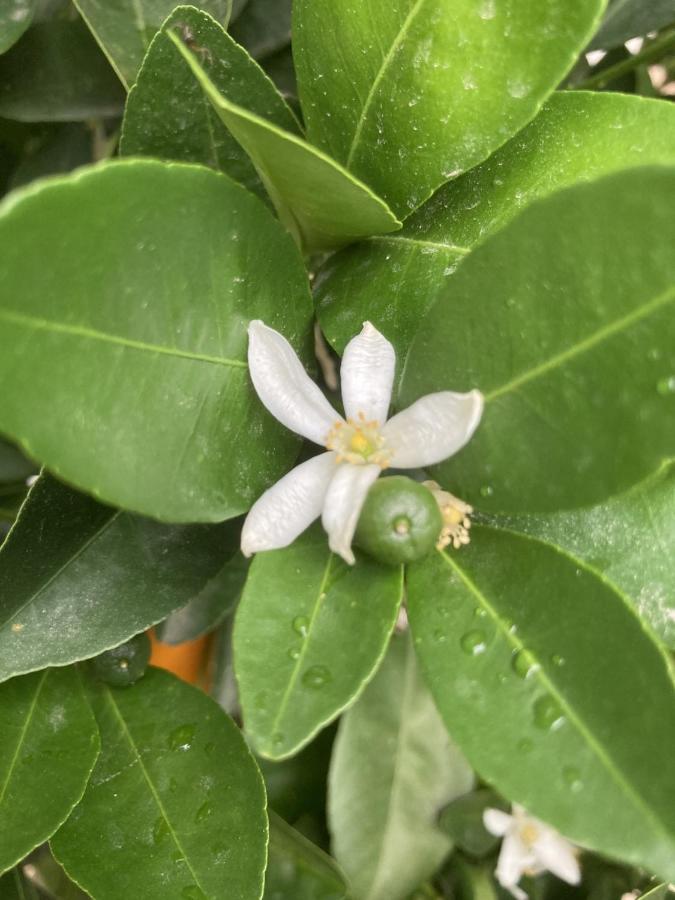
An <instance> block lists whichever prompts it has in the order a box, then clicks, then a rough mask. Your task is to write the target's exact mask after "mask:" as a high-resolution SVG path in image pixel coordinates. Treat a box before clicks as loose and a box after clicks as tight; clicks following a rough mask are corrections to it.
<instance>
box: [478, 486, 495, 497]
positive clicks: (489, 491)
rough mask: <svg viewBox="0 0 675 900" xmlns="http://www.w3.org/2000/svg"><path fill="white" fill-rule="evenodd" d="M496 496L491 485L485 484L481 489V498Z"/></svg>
mask: <svg viewBox="0 0 675 900" xmlns="http://www.w3.org/2000/svg"><path fill="white" fill-rule="evenodd" d="M493 494H494V488H493V487H492V485H491V484H484V485H483V486H482V487H481V489H480V495H481V497H491V496H492V495H493Z"/></svg>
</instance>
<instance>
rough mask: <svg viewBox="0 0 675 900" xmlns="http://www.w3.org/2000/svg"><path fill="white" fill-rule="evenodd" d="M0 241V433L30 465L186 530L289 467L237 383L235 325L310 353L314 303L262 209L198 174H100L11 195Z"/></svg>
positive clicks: (223, 512) (238, 506)
mask: <svg viewBox="0 0 675 900" xmlns="http://www.w3.org/2000/svg"><path fill="white" fill-rule="evenodd" d="M102 209H104V210H105V215H102V214H101V210H102ZM55 241H58V247H59V252H58V253H55V252H54V242H55ZM0 243H1V244H2V246H3V247H4V248H5V249H4V250H3V266H2V270H1V271H0V294H1V295H2V297H3V299H2V301H1V302H0V378H1V379H2V383H3V403H2V408H1V410H0V430H2V431H4V432H5V433H7V434H9V435H11V436H12V437H13V438H14V439H15V440H16V441H17V442H18V443H19V444H20V445H21V446H22V448H23V449H24V450H26V452H27V453H28V454H29V455H30V456H32V457H34V458H36V459H38V460H39V461H40V462H42V463H43V464H45V465H46V466H47V467H48V468H49V469H51V470H52V471H53V472H55V473H56V474H58V475H61V476H62V477H63V478H64V479H66V480H67V481H69V482H71V483H73V484H75V485H77V486H78V487H81V488H83V489H84V490H87V491H89V492H91V493H93V494H94V495H95V496H97V497H99V498H101V499H103V500H104V501H106V502H109V503H113V504H115V505H118V506H121V507H124V508H127V509H133V510H135V511H137V512H140V513H144V514H147V515H151V516H154V517H156V518H160V519H167V520H172V521H189V522H196V521H219V520H222V519H225V518H232V517H234V516H237V515H239V514H240V513H242V512H244V511H245V510H246V509H247V508H248V506H249V505H250V503H251V502H252V500H253V499H254V498H255V497H256V496H258V495H259V494H260V493H261V491H262V490H263V489H264V488H265V487H267V486H268V484H269V483H270V481H271V480H273V479H274V478H276V477H278V476H279V475H281V474H282V473H283V472H284V471H285V470H286V469H288V467H289V464H290V463H291V462H292V461H293V458H294V456H295V454H296V453H297V448H298V439H297V438H296V437H295V436H293V435H291V434H290V433H289V432H288V431H287V430H286V429H284V428H282V427H281V426H280V425H279V424H278V423H276V422H275V421H274V420H273V419H272V417H271V416H270V415H269V414H268V413H267V412H266V411H265V410H264V409H263V407H262V406H261V404H260V402H259V400H258V398H257V396H256V394H255V392H254V390H253V387H252V385H251V384H250V381H249V378H248V372H247V366H246V362H245V359H246V352H247V345H248V341H247V334H246V329H247V325H248V321H249V320H250V319H255V318H261V319H264V320H265V322H267V323H268V324H269V325H271V326H273V327H275V328H277V329H279V330H280V331H282V332H283V333H284V334H285V335H286V337H287V338H289V340H290V341H291V342H292V343H293V344H294V345H295V347H296V348H297V349H300V348H301V347H302V348H304V347H307V349H309V347H308V344H309V336H310V328H311V324H310V323H311V318H312V306H311V298H310V297H309V292H308V288H307V276H306V273H305V270H304V268H303V266H302V262H301V260H300V257H299V255H298V253H297V250H296V248H295V247H294V246H293V243H292V241H291V240H290V239H289V237H288V236H287V235H286V234H285V233H284V231H283V229H282V228H281V227H280V226H279V224H278V222H276V221H275V220H274V219H273V217H272V216H271V215H270V213H269V212H268V210H267V209H265V207H264V206H263V205H262V204H261V203H260V201H259V200H257V199H256V198H255V197H253V196H252V195H251V194H250V193H248V192H247V191H245V190H244V189H243V188H242V187H240V186H239V185H237V184H235V183H234V182H232V181H231V180H230V179H228V178H226V177H225V176H223V175H220V174H218V173H216V172H212V171H210V170H208V169H204V168H201V167H197V166H187V165H179V164H173V165H168V164H165V163H160V162H153V161H150V160H133V161H124V162H114V163H107V164H102V165H99V166H96V167H91V168H88V169H81V170H80V171H79V172H78V173H77V174H75V175H72V176H69V177H64V178H58V179H57V178H55V179H53V180H51V181H47V182H43V183H42V184H41V185H40V186H35V187H34V188H28V189H26V190H24V191H20V192H16V193H15V194H14V195H12V196H11V197H10V198H8V200H7V201H6V202H5V204H4V206H3V207H2V209H1V210H0ZM36 254H37V255H38V256H40V258H44V259H49V261H50V264H49V266H35V265H34V262H33V260H34V259H35V256H36ZM305 356H307V355H305ZM57 374H58V377H56V375H57Z"/></svg>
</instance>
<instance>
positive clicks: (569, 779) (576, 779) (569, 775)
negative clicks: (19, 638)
mask: <svg viewBox="0 0 675 900" xmlns="http://www.w3.org/2000/svg"><path fill="white" fill-rule="evenodd" d="M562 775H563V780H564V781H565V784H566V785H567V786H568V787H569V789H570V790H571V791H572V793H573V794H578V793H579V791H580V790H581V789H582V788H583V786H584V785H583V782H582V780H581V772H580V771H579V770H578V769H577V768H575V767H574V766H565V768H564V769H563V770H562Z"/></svg>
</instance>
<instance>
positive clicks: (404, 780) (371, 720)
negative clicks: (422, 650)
mask: <svg viewBox="0 0 675 900" xmlns="http://www.w3.org/2000/svg"><path fill="white" fill-rule="evenodd" d="M472 786H473V773H472V771H471V769H470V768H469V766H468V765H467V763H466V762H465V760H464V758H463V757H462V756H461V755H460V753H459V751H458V750H456V749H455V747H454V746H453V745H452V743H451V741H450V739H449V737H448V735H447V732H446V730H445V728H444V726H443V723H442V721H441V719H440V717H439V715H438V712H437V711H436V708H435V706H434V704H433V701H432V699H431V695H430V694H429V692H428V690H427V688H426V686H425V685H424V683H423V681H422V679H421V676H420V674H419V671H418V667H417V663H416V661H415V653H414V651H413V648H412V642H411V641H410V640H409V638H408V636H407V635H404V636H396V637H394V638H393V639H392V641H391V644H390V646H389V652H388V653H387V655H386V657H385V659H384V662H383V663H382V666H381V667H380V670H379V671H378V673H377V675H376V676H375V678H374V679H373V681H372V682H371V684H369V685H368V687H367V688H366V690H365V691H364V693H363V696H362V697H361V699H360V700H359V702H358V703H357V704H356V705H355V706H353V707H352V708H351V709H350V710H349V712H348V713H347V714H346V715H345V716H344V718H343V719H342V721H341V722H340V727H339V730H338V736H337V739H336V742H335V747H334V750H333V758H332V761H331V771H330V780H329V790H328V803H329V825H330V829H331V832H332V835H333V851H334V853H335V857H336V859H337V860H338V862H339V863H340V865H341V866H342V867H343V869H344V870H345V872H346V873H347V876H348V878H349V880H350V881H351V883H352V885H353V888H354V895H355V896H356V897H358V898H359V900H402V898H404V897H406V896H407V895H408V894H409V893H410V892H411V891H412V890H414V888H416V887H417V886H418V884H419V883H420V882H421V881H423V880H424V879H425V878H428V877H429V876H430V875H431V874H433V872H434V871H435V870H436V869H437V868H438V866H439V865H440V864H441V862H442V861H443V858H444V857H445V856H446V855H447V853H448V852H449V851H450V849H451V846H452V844H451V842H450V840H449V839H448V838H447V837H446V836H445V835H444V834H443V833H442V832H441V831H440V830H439V828H438V826H437V817H438V814H439V812H440V811H441V809H442V808H443V807H444V806H445V805H446V804H447V803H448V802H449V801H450V800H452V799H454V798H455V797H457V796H459V795H461V794H463V793H465V792H466V791H469V790H471V787H472Z"/></svg>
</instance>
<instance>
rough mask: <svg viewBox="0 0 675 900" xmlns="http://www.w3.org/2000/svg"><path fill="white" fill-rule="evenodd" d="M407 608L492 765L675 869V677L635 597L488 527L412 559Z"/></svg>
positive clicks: (544, 811)
mask: <svg viewBox="0 0 675 900" xmlns="http://www.w3.org/2000/svg"><path fill="white" fill-rule="evenodd" d="M408 613H409V617H410V624H411V627H412V631H413V635H414V637H415V647H416V650H417V652H418V656H419V658H420V661H421V665H422V668H423V670H424V674H425V677H426V679H427V681H428V684H429V687H430V688H431V691H432V693H433V695H434V698H435V700H436V704H437V705H438V708H439V710H440V712H441V714H442V715H443V718H444V720H445V723H446V725H447V727H448V729H449V731H450V732H451V734H452V735H453V737H454V738H455V740H456V741H457V743H458V744H459V746H460V747H461V748H462V750H463V751H464V752H465V753H466V755H467V757H468V758H469V760H470V762H471V763H472V764H473V765H474V766H475V767H476V769H477V771H478V773H479V774H480V775H481V777H482V778H483V779H484V780H485V781H487V782H488V783H490V784H492V785H494V786H495V787H496V788H497V790H499V791H500V792H501V793H502V794H504V796H506V797H508V798H509V799H510V800H512V801H514V802H518V803H521V804H522V805H523V806H525V808H526V809H528V810H529V811H530V812H531V813H532V814H533V815H535V816H538V817H539V818H541V819H543V820H545V821H547V822H550V823H551V824H552V825H554V826H555V827H556V828H557V829H558V830H560V831H561V832H562V833H563V834H565V835H566V836H567V837H569V838H571V839H572V840H573V841H575V842H578V843H579V844H581V845H582V846H584V847H588V848H590V849H594V850H597V851H599V852H601V853H604V854H607V855H609V856H615V857H617V858H618V859H621V860H623V861H624V862H626V863H634V864H636V865H641V866H644V867H645V868H646V869H648V870H649V871H653V872H656V873H658V874H660V875H662V876H664V877H666V878H672V876H673V873H674V871H675V862H674V860H675V810H674V808H673V805H672V803H671V802H670V800H669V797H670V796H671V794H672V791H673V789H675V770H674V769H673V765H672V752H671V748H672V746H673V742H674V741H675V690H674V685H673V677H672V672H671V670H670V667H669V661H668V659H667V657H666V655H665V653H664V652H663V650H662V649H661V647H660V646H659V645H658V644H657V642H656V641H655V639H654V638H653V636H652V634H651V633H650V632H648V631H647V630H646V629H645V628H644V627H643V625H642V623H641V622H640V620H639V619H638V617H637V616H636V614H635V612H634V610H633V609H632V608H631V606H630V604H629V603H628V602H627V601H626V600H625V598H624V597H622V596H621V595H620V594H619V593H618V592H617V591H616V590H615V589H614V588H613V587H612V586H611V585H610V584H609V583H608V582H606V581H605V580H604V579H603V578H602V577H601V576H599V575H598V574H597V573H596V572H595V571H594V570H593V569H592V568H589V567H588V566H587V565H586V564H584V563H583V562H582V561H581V560H578V559H575V558H574V557H571V556H568V555H567V554H565V553H564V552H562V551H560V550H557V549H556V548H553V547H550V546H547V545H546V544H544V543H542V542H540V541H537V540H534V539H532V538H527V537H523V536H520V535H516V534H514V533H510V532H506V531H498V530H494V529H491V528H483V527H480V528H475V529H474V533H473V537H472V541H471V544H470V545H469V546H468V547H465V548H463V549H462V550H461V551H460V552H444V553H438V554H437V555H435V556H434V557H432V558H430V559H429V560H425V561H424V562H423V563H419V564H417V565H416V566H412V567H411V568H410V569H409V577H408ZM338 858H339V857H338Z"/></svg>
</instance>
